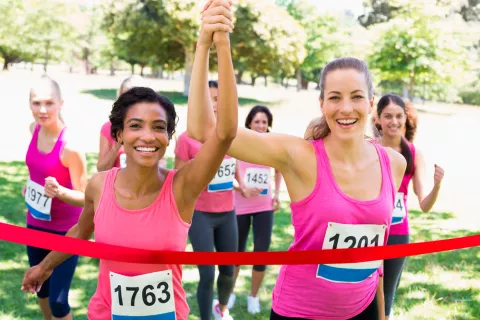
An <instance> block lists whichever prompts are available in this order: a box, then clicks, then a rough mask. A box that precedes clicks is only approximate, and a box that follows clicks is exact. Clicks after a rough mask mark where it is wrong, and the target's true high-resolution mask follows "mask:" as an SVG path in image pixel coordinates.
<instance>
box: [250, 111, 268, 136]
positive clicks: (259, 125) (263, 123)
mask: <svg viewBox="0 0 480 320" xmlns="http://www.w3.org/2000/svg"><path fill="white" fill-rule="evenodd" d="M250 129H252V130H254V131H257V132H258V133H265V132H267V130H268V117H267V115H266V114H265V113H264V112H257V113H256V114H255V116H254V117H253V119H252V122H250Z"/></svg>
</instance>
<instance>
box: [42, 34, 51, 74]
mask: <svg viewBox="0 0 480 320" xmlns="http://www.w3.org/2000/svg"><path fill="white" fill-rule="evenodd" d="M49 51H50V40H47V42H46V43H45V61H44V62H43V71H44V72H47V66H48V59H49V58H50V57H49Z"/></svg>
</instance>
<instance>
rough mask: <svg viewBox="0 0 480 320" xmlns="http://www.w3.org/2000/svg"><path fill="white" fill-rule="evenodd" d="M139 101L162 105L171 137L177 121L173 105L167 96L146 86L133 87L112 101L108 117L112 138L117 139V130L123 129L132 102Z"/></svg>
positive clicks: (169, 136)
mask: <svg viewBox="0 0 480 320" xmlns="http://www.w3.org/2000/svg"><path fill="white" fill-rule="evenodd" d="M140 102H157V103H159V104H160V105H161V106H162V108H163V109H164V110H165V112H166V114H167V132H168V138H169V139H171V138H172V136H173V134H174V133H175V127H176V125H177V121H178V116H177V113H176V112H175V106H174V105H173V103H172V102H171V101H170V100H169V99H168V98H166V97H164V96H162V95H160V94H158V93H156V92H155V91H154V90H152V89H151V88H146V87H134V88H132V89H130V90H128V91H126V92H125V93H124V94H122V95H121V96H120V97H118V99H117V101H115V102H114V103H113V107H112V112H111V113H110V117H109V118H110V122H111V124H112V126H111V128H110V135H111V136H112V138H113V139H114V140H115V141H117V134H118V132H120V131H123V129H124V128H123V122H124V120H125V116H126V114H127V112H128V110H129V109H130V107H132V106H133V105H134V104H136V103H140Z"/></svg>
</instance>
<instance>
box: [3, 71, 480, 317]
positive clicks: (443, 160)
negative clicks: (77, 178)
mask: <svg viewBox="0 0 480 320" xmlns="http://www.w3.org/2000/svg"><path fill="white" fill-rule="evenodd" d="M39 75H40V72H37V73H31V72H29V71H26V70H13V71H11V72H0V88H8V90H5V91H6V95H4V96H2V104H1V106H2V108H3V110H4V113H3V114H4V115H5V116H6V117H7V116H8V118H6V119H8V121H4V123H3V124H2V126H0V136H1V137H2V139H1V140H0V150H1V151H0V208H1V211H0V221H1V222H7V223H12V224H15V225H20V226H24V225H25V213H26V207H25V204H24V201H23V199H22V197H21V188H22V186H23V183H24V182H25V179H26V176H27V170H26V167H25V164H24V161H23V160H22V159H24V157H25V150H26V149H27V147H28V143H29V142H30V139H31V137H30V134H29V132H28V125H29V124H30V122H31V121H32V116H31V113H30V111H29V108H28V88H29V83H30V81H31V79H32V78H33V77H36V76H39ZM50 75H51V76H53V77H54V78H55V79H56V80H58V81H59V83H60V85H61V87H62V92H63V96H64V99H65V106H64V108H63V110H62V114H63V116H64V118H65V120H66V123H67V125H68V126H69V129H71V130H72V132H75V133H77V136H78V137H79V138H80V140H81V143H82V148H84V150H85V151H86V152H89V153H88V166H89V169H90V174H93V173H94V171H95V170H94V167H95V164H96V154H95V152H97V151H98V136H99V131H100V128H101V126H102V124H103V123H104V122H105V121H107V119H108V114H109V111H110V109H111V105H112V102H113V100H114V99H115V93H116V89H115V88H116V87H117V86H118V85H119V84H120V82H121V81H122V80H123V78H124V77H125V75H118V76H115V77H110V76H105V75H96V76H86V75H80V74H69V73H66V72H62V71H53V72H50ZM147 82H148V85H149V86H151V87H152V88H154V89H155V90H157V91H158V92H161V93H162V94H165V95H166V96H168V97H169V98H170V99H171V100H172V101H173V102H174V103H175V105H176V110H177V114H178V116H179V123H178V126H177V132H178V133H181V132H183V131H184V130H185V128H186V103H187V99H186V98H185V97H183V95H182V94H181V92H182V86H183V84H182V81H179V80H158V79H151V78H149V79H147ZM238 92H239V97H240V99H239V100H240V101H239V102H240V106H241V107H242V108H240V109H239V118H240V119H239V124H240V125H241V126H243V121H244V120H243V119H245V116H246V113H247V112H248V110H249V106H252V105H254V104H258V103H261V104H267V105H269V106H271V107H274V108H273V109H272V113H273V115H274V124H273V131H275V132H282V133H288V134H291V135H296V136H303V132H304V130H305V127H306V125H307V124H308V122H309V121H310V120H311V119H312V118H313V117H316V116H318V115H319V106H318V91H314V90H309V91H301V92H296V91H295V89H292V88H290V89H284V88H279V87H275V86H270V87H268V88H264V87H263V86H256V87H251V86H245V85H240V86H238ZM417 107H421V109H420V112H419V127H418V132H417V136H416V138H415V145H416V147H417V148H418V149H421V151H422V153H423V154H424V157H425V161H426V171H427V172H426V175H427V180H426V186H425V187H426V189H427V190H429V188H431V182H432V181H433V164H435V163H437V164H439V165H441V166H442V167H443V168H444V169H445V178H444V180H443V183H442V189H441V191H440V195H439V198H438V200H437V203H436V204H435V207H434V211H435V212H432V213H427V214H426V213H420V212H418V211H416V210H415V209H417V208H418V203H417V202H416V198H415V197H414V196H413V195H412V196H410V197H409V203H408V207H409V208H411V209H412V210H411V211H410V216H411V224H410V225H411V241H413V242H418V241H425V240H434V239H445V238H450V237H458V236H465V235H471V234H478V233H479V230H480V214H479V211H478V204H477V202H478V201H477V199H478V195H479V187H478V181H480V171H479V170H476V168H477V166H478V162H479V159H480V151H479V149H478V148H475V142H476V141H477V140H478V139H475V137H478V131H477V130H475V129H476V128H477V127H478V123H479V120H480V110H479V108H470V107H465V106H458V105H445V104H438V103H426V104H425V105H420V106H417ZM475 134H477V135H476V136H475ZM470 141H474V142H473V144H472V143H470ZM174 147H175V141H174V140H172V142H171V144H170V146H169V149H168V150H167V156H168V165H169V166H172V164H173V160H172V158H171V156H172V155H173V150H174ZM254 147H255V146H252V148H254ZM282 192H283V193H282V194H283V195H285V188H284V186H283V190H282ZM284 200H285V201H284V202H283V204H282V210H281V211H280V212H278V213H277V214H276V215H275V226H274V233H273V239H272V246H271V250H286V249H287V248H288V246H289V245H290V243H291V242H292V238H293V227H292V226H291V223H290V212H289V206H288V202H287V201H286V200H288V197H284ZM250 246H251V244H250ZM187 250H189V251H191V247H190V246H188V247H187ZM250 250H251V247H250ZM479 261H480V249H479V248H478V247H476V248H471V249H465V250H459V251H453V252H445V253H439V254H432V255H423V256H416V257H412V258H409V259H408V260H407V266H406V269H405V271H404V274H403V277H402V282H401V284H400V287H399V290H398V294H397V298H396V302H395V305H394V311H395V315H396V317H395V320H398V319H412V320H416V319H452V320H454V319H455V320H457V319H462V320H473V319H480V277H479V274H480V264H479ZM27 267H28V261H27V256H26V252H25V247H24V246H21V245H15V244H11V243H6V242H1V241H0V320H13V319H41V317H40V313H39V312H40V311H39V309H38V306H37V304H36V299H35V297H34V296H31V295H26V294H24V293H22V292H21V291H20V284H21V279H22V277H23V274H24V272H25V270H26V269H27ZM250 270H251V268H250V267H248V266H247V267H244V268H242V270H241V274H240V278H239V281H238V283H237V287H236V293H237V303H236V305H235V307H234V308H233V310H231V313H232V315H233V317H234V319H235V320H243V319H268V314H269V310H270V303H271V292H272V288H273V286H274V284H275V279H276V275H277V274H278V270H279V267H277V266H272V267H269V268H268V271H267V277H266V279H265V282H264V286H263V287H262V289H261V291H260V300H261V304H262V308H263V310H264V311H263V312H262V313H261V314H259V315H257V316H255V317H253V316H251V315H250V314H248V313H247V312H246V298H247V295H248V293H249V277H250ZM97 275H98V261H97V260H94V259H89V258H81V259H80V262H79V265H78V267H77V271H76V274H75V278H74V281H73V284H72V290H71V299H70V300H71V304H72V307H73V312H74V316H75V319H86V317H85V312H86V308H87V305H88V301H89V299H90V297H91V295H92V293H93V292H94V290H95V288H96V281H97ZM183 281H184V287H185V289H186V292H187V299H188V303H189V305H190V307H191V310H192V311H191V314H190V319H199V314H198V308H197V303H196V298H195V292H196V287H197V282H198V271H197V268H196V267H195V266H185V267H184V277H183Z"/></svg>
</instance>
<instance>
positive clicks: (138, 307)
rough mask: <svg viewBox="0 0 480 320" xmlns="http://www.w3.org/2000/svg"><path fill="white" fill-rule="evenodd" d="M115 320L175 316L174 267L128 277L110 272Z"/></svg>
mask: <svg viewBox="0 0 480 320" xmlns="http://www.w3.org/2000/svg"><path fill="white" fill-rule="evenodd" d="M110 291H111V295H112V319H113V320H135V319H138V320H147V319H148V320H150V319H152V320H154V319H155V320H157V319H158V320H175V319H176V315H175V298H174V295H173V282H172V271H171V270H166V271H159V272H153V273H149V274H144V275H139V276H134V277H128V276H123V275H120V274H116V273H114V272H110Z"/></svg>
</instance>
